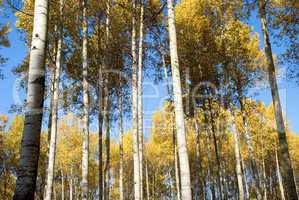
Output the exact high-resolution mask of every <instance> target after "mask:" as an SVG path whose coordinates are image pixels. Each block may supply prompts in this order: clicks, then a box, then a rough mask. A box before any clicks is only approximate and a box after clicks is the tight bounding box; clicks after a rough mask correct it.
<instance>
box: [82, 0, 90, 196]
mask: <svg viewBox="0 0 299 200" xmlns="http://www.w3.org/2000/svg"><path fill="white" fill-rule="evenodd" d="M82 20H83V21H82V33H83V36H82V73H83V74H82V75H83V82H82V85H83V118H82V120H83V149H82V199H83V200H87V199H88V164H89V163H88V159H89V99H88V98H89V97H88V93H89V92H88V90H89V89H88V87H89V84H88V81H87V76H88V72H87V70H88V60H87V59H88V57H87V43H88V21H87V0H83V1H82Z"/></svg>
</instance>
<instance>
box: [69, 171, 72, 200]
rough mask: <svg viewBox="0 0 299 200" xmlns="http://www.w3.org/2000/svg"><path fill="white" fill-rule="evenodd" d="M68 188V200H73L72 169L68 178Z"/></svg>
mask: <svg viewBox="0 0 299 200" xmlns="http://www.w3.org/2000/svg"><path fill="white" fill-rule="evenodd" d="M69 187H70V200H73V168H72V167H71V172H70V177H69Z"/></svg>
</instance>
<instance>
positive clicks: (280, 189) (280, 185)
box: [275, 150, 286, 200]
mask: <svg viewBox="0 0 299 200" xmlns="http://www.w3.org/2000/svg"><path fill="white" fill-rule="evenodd" d="M275 161H276V176H277V180H278V185H279V191H280V198H281V200H285V199H286V198H285V195H284V189H283V183H282V179H281V174H280V170H279V162H278V155H277V150H275Z"/></svg>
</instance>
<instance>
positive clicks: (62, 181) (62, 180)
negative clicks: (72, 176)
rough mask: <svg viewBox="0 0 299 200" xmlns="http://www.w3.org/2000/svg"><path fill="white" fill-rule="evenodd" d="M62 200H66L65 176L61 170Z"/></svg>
mask: <svg viewBox="0 0 299 200" xmlns="http://www.w3.org/2000/svg"><path fill="white" fill-rule="evenodd" d="M61 200H64V174H63V171H62V170H61Z"/></svg>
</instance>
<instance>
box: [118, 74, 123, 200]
mask: <svg viewBox="0 0 299 200" xmlns="http://www.w3.org/2000/svg"><path fill="white" fill-rule="evenodd" d="M119 82H120V83H121V79H120V80H119ZM122 112H123V102H122V91H121V84H120V87H119V92H118V127H119V133H120V134H119V136H120V138H119V157H120V164H119V199H120V200H124V177H123V174H124V160H123V159H124V149H123V132H124V130H123V115H122Z"/></svg>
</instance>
